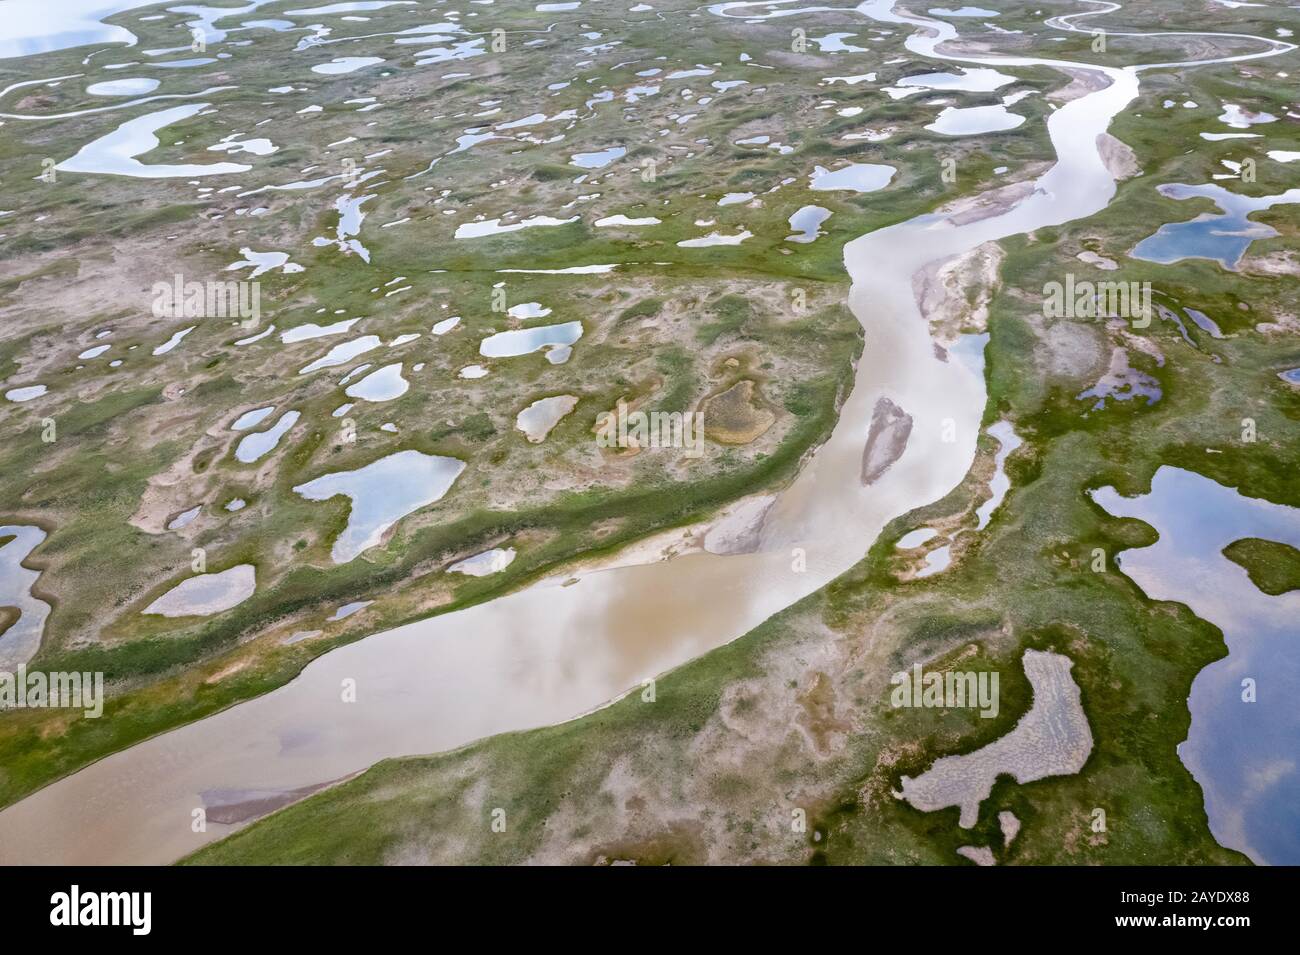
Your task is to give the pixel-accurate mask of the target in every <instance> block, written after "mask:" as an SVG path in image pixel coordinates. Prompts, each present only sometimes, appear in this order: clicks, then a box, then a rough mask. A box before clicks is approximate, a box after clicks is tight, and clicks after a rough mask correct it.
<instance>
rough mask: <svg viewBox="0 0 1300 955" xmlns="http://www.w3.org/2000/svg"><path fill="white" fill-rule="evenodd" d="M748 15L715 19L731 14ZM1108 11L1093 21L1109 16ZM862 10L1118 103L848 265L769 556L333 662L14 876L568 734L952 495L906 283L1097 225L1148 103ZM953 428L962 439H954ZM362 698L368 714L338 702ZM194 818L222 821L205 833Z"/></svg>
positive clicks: (73, 819)
mask: <svg viewBox="0 0 1300 955" xmlns="http://www.w3.org/2000/svg"><path fill="white" fill-rule="evenodd" d="M736 6H737V5H735V4H722V5H720V6H718V7H714V8H711V9H712V12H713V13H715V14H716V15H722V16H727V15H730V14H729V13H728V9H731V8H734V7H736ZM1103 6H1104V9H1102V10H1099V11H1096V12H1098V13H1104V12H1107V11H1108V10H1113V9H1115V6H1116V5H1114V4H1109V3H1107V4H1104V5H1103ZM768 9H769V10H770V9H771V8H768ZM856 9H857V10H858V12H860V13H861V14H862V15H864V16H865V17H867V18H870V19H871V20H874V21H876V22H878V23H883V24H894V25H902V26H907V27H912V28H915V31H916V32H915V33H914V34H913V35H912V36H911V37H910V38H909V39H908V41H907V47H908V49H909V50H911V51H912V52H913V53H915V54H918V55H921V56H925V57H931V58H934V59H936V60H943V61H953V62H962V63H977V64H982V65H990V66H999V67H1015V66H1048V67H1056V68H1061V69H1067V70H1069V71H1071V72H1079V71H1083V72H1087V73H1091V74H1093V75H1094V76H1096V77H1098V78H1099V80H1100V81H1102V82H1104V83H1105V85H1104V86H1103V87H1102V88H1100V89H1098V90H1096V91H1094V92H1090V93H1087V94H1086V95H1084V96H1082V97H1080V98H1078V99H1075V100H1073V101H1071V102H1068V103H1066V104H1065V105H1063V106H1062V107H1061V108H1060V109H1058V110H1057V111H1056V112H1054V113H1053V114H1052V115H1051V116H1050V117H1049V118H1048V120H1047V126H1048V131H1049V133H1050V136H1051V141H1052V145H1053V147H1054V149H1055V152H1056V155H1057V162H1056V164H1055V165H1054V166H1052V168H1051V169H1050V170H1048V171H1047V172H1046V173H1045V174H1044V175H1043V176H1042V177H1041V178H1040V179H1039V180H1038V181H1037V183H1036V186H1037V188H1036V189H1035V191H1034V192H1033V193H1031V194H1030V195H1028V196H1026V197H1025V198H1023V199H1022V200H1021V201H1019V202H1018V203H1016V204H1015V205H1014V206H1012V207H1011V208H1010V209H1008V210H1007V211H1005V212H1001V213H999V214H996V215H993V216H991V217H989V218H985V219H981V220H978V221H966V222H964V223H963V224H954V223H953V222H952V221H950V220H948V219H946V218H944V217H942V216H938V215H933V214H931V215H924V216H920V217H918V218H915V219H912V220H909V221H907V222H904V223H901V224H898V225H895V226H891V227H889V228H886V229H881V230H878V231H876V232H872V233H870V234H868V235H865V236H862V237H861V238H859V239H856V240H854V241H853V242H851V243H849V244H848V245H847V246H846V248H845V264H846V266H847V268H848V271H849V274H850V277H851V278H852V280H853V285H852V290H851V293H850V305H851V307H852V309H853V311H854V314H855V315H856V316H857V317H858V319H859V320H860V321H861V323H862V325H863V327H864V329H865V332H866V348H865V351H864V354H863V356H862V359H861V361H860V363H859V366H858V368H857V371H856V377H855V382H854V387H853V390H852V392H851V393H850V395H849V396H848V398H847V400H846V402H845V405H844V407H843V409H842V412H841V416H840V418H839V421H838V423H837V424H836V426H835V429H834V431H833V433H832V435H831V436H830V438H829V440H828V441H827V443H826V444H825V445H823V446H822V447H821V448H820V449H819V450H818V451H817V452H816V454H815V455H813V456H812V457H811V459H810V460H809V461H808V462H806V464H805V467H804V468H803V470H802V471H801V472H800V474H799V476H798V477H797V478H796V479H795V481H794V482H793V483H792V484H791V485H790V486H789V487H788V488H787V489H786V490H785V491H784V492H783V493H782V494H781V495H780V497H779V498H778V500H777V502H776V503H775V505H773V507H772V508H771V509H770V510H769V512H768V514H767V517H766V519H765V522H764V524H763V528H762V532H761V544H760V546H759V548H758V551H757V552H756V553H750V554H740V555H734V556H717V555H712V554H689V555H685V556H681V557H677V558H674V559H672V560H668V561H661V562H656V563H648V564H635V565H630V566H620V567H615V568H612V569H606V570H600V571H595V572H590V573H580V574H579V575H578V576H579V578H580V579H579V580H578V581H577V583H572V584H569V585H567V586H566V585H563V584H562V583H561V581H560V580H559V579H556V580H551V581H543V582H541V583H538V584H536V585H534V586H531V587H529V588H528V589H525V590H523V591H520V592H517V593H514V594H510V595H508V596H505V597H502V598H500V599H497V600H494V601H492V602H490V603H487V604H483V605H480V606H477V607H473V608H470V609H468V610H463V611H460V612H457V613H453V614H448V615H444V616H440V617H434V618H431V619H428V620H422V621H418V622H416V623H412V624H409V625H406V626H403V627H399V628H397V629H394V630H390V631H386V632H383V633H378V634H375V635H374V636H371V637H367V638H366V639H364V640H362V641H360V642H358V643H354V644H352V645H349V646H346V647H343V648H340V649H338V650H334V651H332V652H330V653H328V654H326V655H324V656H322V657H320V658H318V659H317V660H315V661H314V662H313V663H312V664H310V665H309V666H308V667H307V668H306V669H305V670H304V671H303V672H302V674H301V675H300V676H299V677H298V678H297V679H295V680H293V681H292V682H291V683H289V684H287V685H285V686H283V687H281V688H280V689H278V690H275V691H273V692H271V693H268V694H267V695H265V696H262V697H259V698H258V699H255V700H251V701H249V702H247V703H243V704H241V705H239V706H235V707H233V708H231V709H229V710H226V711H224V712H222V713H219V714H216V715H214V716H211V717H209V718H207V719H204V720H201V721H199V722H197V723H193V724H190V725H187V726H183V727H180V728H178V729H176V730H173V731H171V732H169V733H166V734H163V735H161V736H158V737H155V738H153V739H150V740H147V741H145V742H143V743H140V744H138V745H136V746H133V747H131V748H130V749H127V750H124V751H122V752H119V753H116V754H114V755H112V756H109V757H107V758H106V759H103V760H101V761H99V762H97V763H95V764H93V765H91V766H88V767H86V768H85V769H83V770H81V771H80V772H77V773H75V774H74V775H72V776H69V777H67V778H65V779H62V780H60V781H58V782H56V783H53V784H52V785H50V786H48V787H46V788H45V789H43V790H41V791H39V792H37V793H35V794H33V795H32V796H30V797H28V798H27V799H25V800H23V801H21V802H19V803H17V804H16V805H14V806H12V807H10V808H8V809H6V810H4V811H3V812H0V847H2V848H0V861H3V862H9V863H24V862H25V863H49V864H56V863H57V864H97V863H163V862H170V861H173V860H175V859H177V858H179V857H180V856H182V855H184V854H185V853H188V852H190V851H192V850H194V849H196V848H198V847H199V846H201V845H203V844H204V843H206V842H209V841H212V840H215V839H218V838H221V837H222V836H224V835H226V834H228V833H229V832H231V831H232V829H233V828H234V827H236V826H238V825H242V824H245V823H246V822H247V821H248V819H249V818H252V817H254V816H256V815H257V814H259V813H264V812H265V811H267V810H268V809H269V808H271V807H273V806H274V804H276V803H277V802H283V801H285V800H286V799H287V798H290V797H287V796H284V795H283V794H285V793H288V792H291V791H295V790H303V789H308V788H310V787H314V786H317V785H320V784H323V783H326V782H329V781H332V780H336V779H339V778H341V777H344V776H347V775H349V774H352V773H355V772H358V771H360V770H363V769H365V768H366V767H368V766H370V765H372V764H374V763H375V762H377V761H379V760H381V759H384V758H386V757H394V756H403V755H411V754H418V753H432V752H438V751H442V750H448V749H452V748H455V747H458V746H462V745H464V744H466V743H468V742H471V741H473V740H476V739H479V738H482V737H485V736H489V735H492V734H496V733H502V732H506V731H510V730H519V729H526V728H530V727H536V726H541V725H546V724H552V723H557V722H562V721H565V720H570V719H573V718H575V717H577V716H580V715H582V714H583V713H586V712H589V711H591V710H593V709H596V708H599V707H601V706H603V705H606V704H607V703H608V702H609V701H610V700H612V699H616V698H618V697H619V696H620V695H622V694H624V693H626V692H627V691H628V690H629V689H632V688H637V687H639V685H640V683H641V681H642V680H644V679H646V678H650V677H653V676H655V675H656V674H661V673H664V672H665V671H667V670H670V669H672V668H673V667H676V666H678V665H680V664H682V663H685V662H686V661H688V660H691V659H693V658H696V657H698V656H700V655H702V654H704V653H706V652H707V651H709V650H711V649H713V648H715V647H718V646H721V645H723V644H725V643H728V642H730V641H732V640H734V639H736V638H737V637H739V636H741V635H742V634H744V633H745V632H747V631H748V630H750V629H752V628H753V627H755V626H757V625H758V624H759V623H761V622H762V621H764V620H765V619H767V618H768V617H770V616H772V615H773V614H775V613H777V612H778V611H780V610H782V609H783V608H785V607H788V606H790V605H791V604H793V603H794V602H795V601H797V600H799V599H800V598H802V597H804V596H806V595H808V594H810V593H812V592H813V591H814V590H816V589H818V588H820V587H822V586H824V585H825V584H826V583H827V582H829V581H830V580H832V579H833V578H835V577H836V576H838V575H839V574H841V573H843V572H844V571H845V570H847V569H848V568H849V567H851V566H852V565H853V564H854V563H856V562H857V561H858V560H860V559H861V558H862V557H863V555H864V554H865V553H866V551H867V550H868V548H869V547H870V546H871V543H872V542H873V541H874V540H875V538H876V536H877V535H878V534H879V532H880V530H881V528H883V527H884V525H885V524H886V523H887V522H889V521H890V520H892V519H893V518H895V517H897V516H899V515H901V514H904V513H906V512H908V511H910V510H912V509H914V508H917V507H920V506H922V505H925V504H927V503H929V502H932V501H934V500H937V499H938V498H940V497H942V496H943V495H945V494H946V493H948V492H949V491H950V490H951V489H952V488H954V487H955V486H956V485H957V484H958V483H959V482H960V481H961V480H962V478H963V477H964V476H965V474H966V473H967V471H968V469H969V468H970V465H971V462H972V460H973V459H974V454H975V447H976V439H977V436H978V432H979V426H980V420H981V415H982V410H983V408H984V405H985V401H986V394H985V388H984V380H983V368H982V362H981V361H980V360H979V359H978V358H976V359H974V360H971V359H966V360H963V359H960V358H958V357H957V356H956V354H955V353H954V355H953V356H952V357H950V358H949V359H948V360H942V359H941V358H939V357H938V356H937V355H936V351H935V348H934V345H933V342H932V340H931V338H930V335H929V332H928V328H927V325H926V322H925V320H924V319H923V317H922V316H921V314H920V311H919V309H918V306H917V303H916V300H915V296H914V293H913V289H912V276H913V275H914V274H915V273H916V272H917V271H918V270H920V269H921V268H923V267H924V266H926V265H927V264H929V263H931V262H934V261H936V260H940V259H943V258H947V257H949V256H953V255H958V254H961V253H963V252H966V251H967V250H970V249H973V248H975V247H976V246H978V245H980V244H982V243H984V242H987V241H990V240H995V239H1000V238H1004V237H1007V236H1011V235H1015V234H1019V233H1023V232H1027V231H1030V230H1033V229H1038V228H1043V227H1047V226H1051V225H1055V224H1060V223H1063V222H1067V221H1070V220H1073V219H1078V218H1082V217H1086V216H1090V215H1092V214H1094V213H1096V212H1098V211H1099V210H1101V209H1103V208H1104V207H1105V206H1106V204H1107V203H1108V202H1109V201H1110V199H1111V197H1112V196H1113V195H1114V193H1115V183H1114V180H1113V179H1112V177H1111V176H1110V174H1109V173H1108V172H1107V170H1106V167H1105V165H1104V164H1103V161H1102V158H1101V156H1100V154H1099V151H1098V146H1097V137H1098V136H1099V135H1100V134H1101V133H1103V132H1105V131H1106V129H1107V127H1108V126H1109V124H1110V122H1111V120H1112V119H1113V118H1114V117H1115V116H1116V115H1117V114H1118V113H1119V112H1120V111H1121V110H1122V109H1124V107H1125V106H1126V105H1127V104H1128V103H1130V102H1131V101H1132V100H1133V99H1134V97H1135V96H1136V95H1137V92H1138V68H1124V69H1120V68H1113V67H1101V66H1093V65H1088V64H1082V63H1074V62H1068V61H1062V60H1054V59H1042V58H1036V57H1023V56H980V57H966V56H955V55H950V54H945V53H941V52H939V50H938V48H939V46H940V45H941V44H942V43H944V42H945V41H948V40H953V39H956V38H957V31H956V29H955V28H954V27H953V26H952V25H950V24H949V23H946V22H943V21H940V20H935V19H932V18H928V17H920V16H910V15H904V14H901V13H898V12H896V11H895V9H894V0H871V2H867V3H864V4H862V5H861V6H859V7H857V8H856ZM739 15H740V16H742V18H753V17H754V15H753V14H751V13H743V14H739ZM768 15H771V14H770V13H769V14H768ZM760 16H762V15H761V14H760ZM1260 42H1261V43H1268V44H1271V46H1270V49H1269V50H1268V51H1266V52H1263V53H1254V54H1249V55H1245V56H1239V57H1231V58H1225V59H1224V60H1219V61H1198V62H1225V61H1227V60H1230V59H1249V58H1251V57H1253V56H1265V55H1270V54H1271V53H1275V52H1278V51H1279V50H1280V49H1282V48H1284V47H1285V48H1289V46H1288V45H1287V44H1280V43H1278V42H1277V41H1269V40H1260ZM1166 65H1169V64H1166ZM881 398H888V399H890V400H891V401H892V402H893V403H894V404H895V405H897V406H898V407H900V408H901V409H903V411H905V412H906V413H907V414H908V415H910V416H911V418H912V421H913V427H912V430H911V434H910V437H909V439H908V443H907V446H906V448H905V450H904V451H903V453H902V455H901V457H899V459H898V460H897V461H896V462H895V463H894V465H893V466H892V467H891V468H890V469H889V470H888V471H886V472H885V473H884V475H883V476H881V477H880V478H879V479H878V480H877V481H875V482H874V483H873V484H871V485H870V486H867V487H864V486H863V485H862V482H861V468H862V456H863V447H864V443H865V441H866V437H867V434H868V430H869V427H870V423H871V418H872V412H873V409H874V408H875V406H876V404H877V402H878V401H879V400H880V399H881ZM946 428H947V429H949V430H951V431H954V432H955V435H956V440H955V441H950V442H945V441H944V440H943V437H944V433H945V430H946ZM348 680H352V681H355V686H356V701H355V702H344V701H343V693H342V687H343V684H344V682H345V681H348ZM201 806H206V807H207V808H208V809H209V812H210V821H209V824H208V826H207V831H206V832H194V831H193V830H192V827H191V821H192V818H193V817H192V813H193V811H194V810H195V809H196V808H198V807H201ZM216 818H225V819H228V820H230V822H229V824H221V823H219V822H215V821H212V820H213V819H216Z"/></svg>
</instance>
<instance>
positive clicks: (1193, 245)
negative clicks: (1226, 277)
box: [1129, 182, 1300, 269]
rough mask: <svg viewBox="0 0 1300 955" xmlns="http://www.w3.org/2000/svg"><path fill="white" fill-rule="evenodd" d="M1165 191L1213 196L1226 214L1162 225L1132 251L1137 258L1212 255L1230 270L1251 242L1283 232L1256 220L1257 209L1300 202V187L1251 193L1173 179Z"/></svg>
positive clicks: (1174, 194)
mask: <svg viewBox="0 0 1300 955" xmlns="http://www.w3.org/2000/svg"><path fill="white" fill-rule="evenodd" d="M1160 194H1161V195H1162V196H1165V197H1166V198H1169V199H1179V200H1182V199H1193V198H1199V199H1209V200H1210V201H1212V202H1213V203H1214V204H1215V205H1216V206H1218V207H1219V210H1220V214H1219V215H1214V214H1213V213H1208V212H1207V213H1202V214H1201V215H1199V216H1197V217H1196V218H1195V219H1191V220H1190V221H1187V222H1171V223H1168V224H1166V225H1162V226H1161V227H1160V229H1159V230H1158V231H1157V232H1156V233H1155V234H1154V235H1150V236H1147V237H1146V238H1145V239H1143V240H1142V241H1141V242H1139V243H1138V244H1137V246H1136V247H1135V248H1134V249H1133V251H1132V252H1131V253H1129V254H1130V255H1132V256H1133V258H1135V259H1145V260H1146V261H1148V262H1160V263H1162V264H1165V265H1168V264H1170V263H1173V262H1181V261H1182V260H1183V259H1211V260H1213V261H1216V262H1218V263H1219V264H1220V265H1222V266H1223V267H1224V268H1225V269H1235V268H1236V267H1237V263H1238V262H1239V261H1240V260H1241V257H1242V255H1243V254H1244V253H1245V251H1246V249H1247V248H1249V247H1250V243H1251V242H1253V241H1255V240H1256V239H1268V238H1272V237H1273V236H1275V235H1277V234H1278V233H1277V230H1276V229H1274V228H1273V227H1272V226H1268V225H1264V224H1263V223H1260V222H1251V221H1250V218H1249V216H1250V215H1251V213H1254V212H1261V211H1263V210H1264V209H1268V208H1271V207H1272V206H1275V205H1283V204H1290V203H1295V202H1300V189H1288V190H1287V191H1286V192H1283V193H1280V194H1278V195H1276V196H1260V197H1258V198H1251V197H1250V196H1242V195H1238V194H1237V193H1234V192H1229V191H1228V190H1227V189H1225V188H1223V187H1222V186H1218V185H1214V184H1212V183H1206V184H1204V185H1200V186H1189V185H1186V184H1185V183H1181V182H1177V183H1169V184H1167V185H1163V186H1161V187H1160Z"/></svg>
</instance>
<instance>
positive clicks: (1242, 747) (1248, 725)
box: [1093, 467, 1300, 865]
mask: <svg viewBox="0 0 1300 955" xmlns="http://www.w3.org/2000/svg"><path fill="white" fill-rule="evenodd" d="M1093 499H1094V500H1095V501H1096V502H1097V503H1098V504H1100V505H1101V506H1102V507H1103V508H1104V509H1105V510H1106V511H1108V512H1109V513H1111V514H1113V515H1115V516H1119V517H1135V518H1138V519H1139V520H1142V521H1145V522H1146V523H1148V524H1150V525H1152V526H1153V527H1155V528H1156V530H1157V531H1158V532H1159V534H1160V540H1159V541H1158V542H1157V543H1156V544H1154V545H1152V546H1151V547H1143V548H1137V549H1133V550H1127V551H1124V552H1123V553H1122V554H1121V555H1120V557H1119V558H1118V559H1117V560H1118V562H1119V564H1120V567H1121V569H1122V570H1123V572H1124V573H1125V574H1127V575H1128V576H1129V577H1131V578H1132V579H1133V580H1134V581H1135V582H1136V583H1137V584H1138V586H1140V587H1141V588H1142V590H1143V591H1144V592H1145V593H1146V594H1147V595H1148V596H1149V597H1151V598H1152V599H1156V600H1173V601H1178V602H1181V603H1184V604H1186V605H1187V606H1188V607H1190V608H1191V609H1192V611H1193V612H1194V613H1195V614H1196V615H1197V616H1198V617H1201V618H1202V619H1204V620H1208V621H1210V622H1211V623H1214V624H1215V625H1217V626H1218V627H1219V628H1220V629H1221V630H1222V631H1223V635H1224V639H1225V640H1226V642H1227V644H1228V648H1229V656H1227V657H1226V658H1224V659H1222V660H1218V661H1216V662H1214V663H1212V664H1210V665H1209V666H1208V667H1206V668H1205V669H1204V670H1202V671H1201V672H1200V674H1198V675H1197V677H1196V680H1195V682H1194V683H1193V684H1192V692H1191V696H1190V699H1189V705H1190V708H1191V711H1192V725H1191V730H1190V732H1189V734H1188V739H1187V741H1186V742H1185V743H1183V744H1182V746H1181V747H1180V748H1179V755H1180V756H1181V757H1182V759H1183V762H1184V763H1186V764H1187V767H1188V768H1189V769H1190V770H1191V771H1192V774H1193V775H1194V776H1195V777H1196V779H1197V781H1198V782H1200V784H1201V786H1202V788H1203V789H1204V790H1205V805H1206V810H1207V811H1208V813H1209V817H1210V828H1211V830H1212V831H1213V832H1214V835H1215V838H1217V839H1218V840H1219V841H1220V842H1221V843H1223V844H1224V845H1227V846H1231V847H1232V848H1238V849H1242V850H1243V851H1246V852H1248V853H1249V854H1250V855H1251V856H1252V857H1253V858H1255V859H1256V860H1257V861H1264V862H1269V863H1273V864H1289V865H1295V864H1300V746H1297V741H1298V740H1300V707H1297V706H1296V703H1295V701H1296V697H1297V694H1298V693H1300V623H1297V621H1300V592H1298V591H1292V592H1291V593H1289V594H1283V595H1281V596H1277V597H1270V596H1268V595H1267V594H1264V593H1262V592H1261V591H1259V590H1258V589H1257V588H1256V587H1255V585H1254V584H1252V583H1251V582H1250V578H1249V577H1248V576H1247V574H1246V572H1245V570H1243V569H1242V568H1241V567H1239V566H1238V565H1237V564H1235V563H1233V562H1232V561H1230V560H1228V559H1227V558H1226V557H1224V556H1223V554H1222V551H1223V548H1224V547H1226V546H1227V545H1228V544H1231V543H1232V542H1233V541H1236V540H1240V539H1241V538H1244V537H1259V538H1263V539H1265V540H1272V541H1280V542H1282V543H1285V544H1290V545H1291V546H1292V547H1300V510H1297V509H1296V508H1292V507H1286V506H1283V505H1280V504H1273V503H1271V502H1268V501H1263V500H1257V499H1254V498H1248V497H1244V496H1242V495H1241V494H1239V493H1238V492H1237V491H1236V490H1234V489H1232V488H1226V487H1223V486H1222V485H1219V484H1216V483H1215V482H1214V481H1211V480H1209V479H1208V478H1205V477H1202V476H1201V475H1199V474H1194V473H1192V472H1190V471H1184V470H1181V469H1179V468H1172V467H1162V468H1160V470H1159V471H1157V472H1156V475H1155V477H1154V478H1153V480H1152V482H1151V492H1150V493H1149V494H1146V495H1141V496H1138V497H1135V498H1124V497H1120V496H1119V495H1118V494H1117V493H1116V492H1115V490H1114V489H1113V488H1109V487H1107V488H1102V489H1100V490H1098V491H1096V492H1094V493H1093ZM1247 677H1249V678H1251V679H1253V680H1255V681H1256V687H1257V694H1258V699H1257V702H1254V703H1245V702H1243V701H1242V699H1241V695H1242V692H1243V691H1242V686H1241V681H1242V680H1243V679H1245V678H1247Z"/></svg>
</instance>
